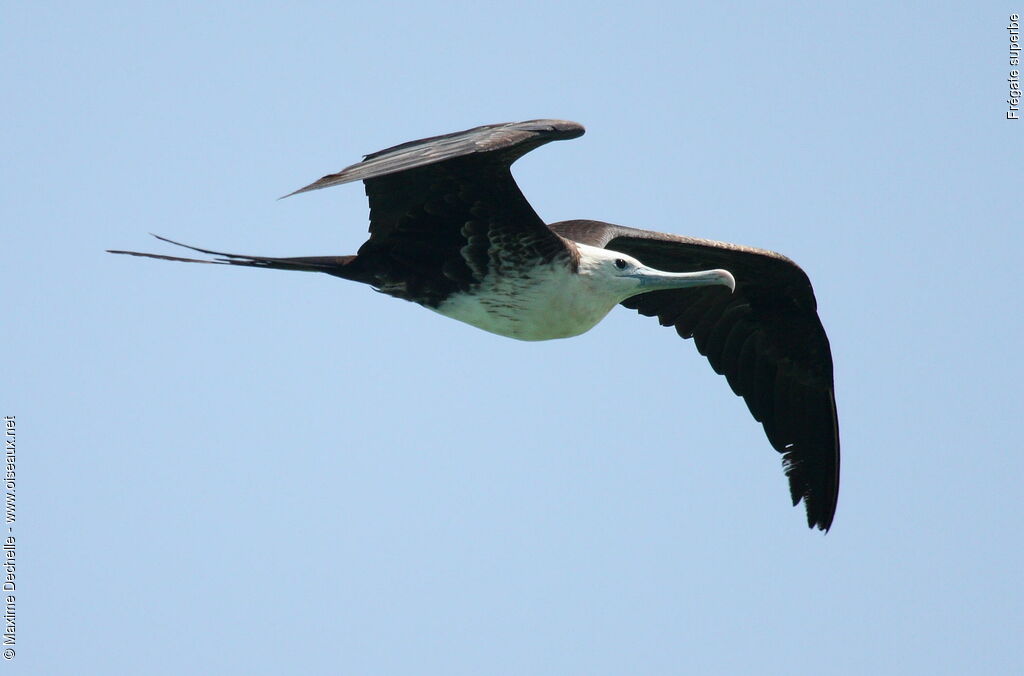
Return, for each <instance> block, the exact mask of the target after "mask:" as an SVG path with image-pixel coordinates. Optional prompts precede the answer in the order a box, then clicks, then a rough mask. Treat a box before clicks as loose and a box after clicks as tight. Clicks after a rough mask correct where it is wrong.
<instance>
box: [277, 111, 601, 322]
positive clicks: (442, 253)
mask: <svg viewBox="0 0 1024 676" xmlns="http://www.w3.org/2000/svg"><path fill="white" fill-rule="evenodd" d="M583 131H584V130H583V127H582V126H580V125H578V124H576V123H574V122H565V121H561V120H532V121H529V122H514V123H507V124H495V125H487V126H483V127H476V128H474V129H468V130H466V131H462V132H456V133H454V134H447V135H444V136H435V137H432V138H427V139H422V140H419V141H411V142H409V143H403V144H401V145H398V146H395V147H393V148H388V149H387V150H382V151H380V152H376V153H373V154H371V155H367V156H366V158H365V159H364V160H363V161H362V162H360V163H359V164H355V165H352V166H351V167H348V168H347V169H344V170H342V171H340V172H339V173H337V174H331V175H328V176H324V177H323V178H321V179H320V180H318V181H316V182H314V183H311V184H310V185H308V186H306V187H304V188H301V189H299V190H297V191H295V193H292V194H296V193H301V192H306V191H309V190H317V189H320V188H326V187H329V186H333V185H339V184H342V183H348V182H350V181H360V180H361V181H363V182H364V183H365V185H366V195H367V197H368V198H369V201H370V239H369V240H368V241H367V242H366V243H365V244H364V245H363V246H362V247H361V248H360V249H359V258H358V260H357V261H356V263H355V264H354V265H355V266H356V267H358V268H359V269H361V270H364V271H365V276H366V277H367V281H368V282H369V283H371V284H374V285H375V286H377V287H378V288H380V289H381V290H382V291H385V292H386V293H390V294H391V295H395V296H399V297H402V298H406V299H408V300H413V301H416V302H419V303H422V304H425V305H431V306H433V305H436V304H437V303H439V302H440V301H442V300H443V299H444V298H446V297H447V296H448V295H449V294H451V293H453V292H455V291H465V290H468V289H469V288H471V287H472V286H473V285H475V284H477V283H479V282H480V281H481V280H482V279H483V277H484V276H486V274H487V272H488V271H489V270H490V269H492V268H493V267H495V266H498V265H502V264H508V263H514V262H516V261H520V260H524V259H530V260H545V261H548V260H552V259H554V258H555V257H558V256H565V257H566V258H567V259H571V256H572V254H573V252H572V251H571V250H570V249H569V247H568V246H567V243H566V242H565V241H564V240H563V239H562V238H561V237H559V236H558V235H556V234H555V233H553V232H552V231H551V230H550V229H549V228H548V227H547V226H546V225H545V224H544V222H543V221H542V220H541V219H540V217H539V216H538V215H537V214H536V212H534V210H533V208H532V207H531V206H530V204H529V202H527V201H526V198H525V197H523V194H522V192H521V191H520V190H519V187H518V186H517V185H516V183H515V180H514V179H513V178H512V173H511V170H510V167H511V165H512V163H513V162H515V161H516V160H517V159H519V158H520V157H522V156H523V155H524V154H526V153H527V152H529V151H530V150H533V149H534V148H536V147H538V146H541V145H543V144H545V143H548V142H549V141H555V140H560V139H569V138H575V137H577V136H580V135H581V134H583Z"/></svg>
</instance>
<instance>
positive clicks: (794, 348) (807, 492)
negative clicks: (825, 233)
mask: <svg viewBox="0 0 1024 676" xmlns="http://www.w3.org/2000/svg"><path fill="white" fill-rule="evenodd" d="M551 228H552V229H553V230H554V231H555V232H558V233H559V234H561V235H562V236H564V237H566V238H568V239H571V240H574V241H577V242H582V243H584V244H590V245H592V246H601V247H604V248H607V249H612V250H615V251H621V252H623V253H626V254H629V255H631V256H633V257H635V258H637V259H639V260H640V261H642V262H643V263H645V264H646V265H650V266H651V267H654V268H657V269H659V270H665V271H668V272H689V271H696V270H706V269H708V268H724V269H726V270H728V271H729V272H731V273H732V274H733V276H734V277H735V278H736V290H735V292H734V293H732V294H730V293H729V292H728V290H726V289H725V288H722V287H701V288H693V289H677V290H671V291H653V292H650V293H645V294H641V295H639V296H634V297H633V298H630V299H628V300H626V301H624V302H623V303H622V304H623V305H624V306H626V307H628V308H632V309H635V310H637V311H639V312H640V313H641V314H643V315H646V316H649V317H657V318H658V320H659V321H660V322H661V324H662V325H663V326H674V327H675V329H676V331H677V332H678V333H679V335H680V336H682V337H683V338H693V340H694V343H695V344H696V345H697V349H698V350H699V351H700V353H701V354H703V355H704V356H705V357H707V358H708V361H710V362H711V366H712V368H714V370H715V372H716V373H719V374H721V375H724V376H725V377H726V378H727V379H728V381H729V385H730V386H731V387H732V390H733V392H735V393H736V394H738V395H740V396H742V397H743V399H744V400H745V401H746V403H747V406H748V408H749V409H750V412H751V414H753V416H754V418H755V419H756V420H758V421H759V422H761V423H762V424H763V425H764V430H765V433H766V434H767V436H768V440H769V441H770V442H771V444H772V446H773V447H774V448H775V449H776V450H777V451H779V452H780V453H782V454H783V466H784V468H785V472H786V475H787V476H788V477H789V487H790V493H791V495H792V498H793V504H794V505H795V504H797V503H798V502H799V501H800V500H801V499H802V500H803V501H804V505H805V507H806V509H807V520H808V524H809V525H810V526H811V527H818V528H820V529H822V530H828V528H829V526H831V524H832V518H833V516H834V515H835V509H836V501H837V499H838V495H839V423H838V417H837V415H836V403H835V390H834V385H833V380H832V353H831V350H830V348H829V342H828V337H827V336H826V335H825V330H824V328H822V325H821V320H820V319H819V318H818V314H817V303H816V301H815V298H814V292H813V290H812V289H811V283H810V281H809V280H808V279H807V275H806V274H805V273H804V271H803V270H801V269H800V268H799V267H798V266H797V265H796V264H794V263H793V262H792V261H790V260H789V259H788V258H786V257H784V256H781V255H779V254H777V253H774V252H771V251H764V250H761V249H753V248H749V247H743V246H737V245H734V244H726V243H723V242H714V241H710V240H703V239H695V238H691V237H680V236H676V235H666V234H662V233H658V232H651V231H647V230H636V229H633V228H626V227H623V226H617V225H611V224H608V223H600V222H596V221H566V222H565V223H556V224H554V225H552V226H551Z"/></svg>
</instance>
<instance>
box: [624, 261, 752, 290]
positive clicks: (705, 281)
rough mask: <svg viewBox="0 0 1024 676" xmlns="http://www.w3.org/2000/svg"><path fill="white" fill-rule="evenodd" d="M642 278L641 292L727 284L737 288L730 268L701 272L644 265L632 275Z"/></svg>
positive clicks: (731, 287)
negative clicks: (676, 270)
mask: <svg viewBox="0 0 1024 676" xmlns="http://www.w3.org/2000/svg"><path fill="white" fill-rule="evenodd" d="M632 276H634V277H636V278H637V279H639V280H640V289H641V291H640V292H641V293H646V292H648V291H661V290H663V289H686V288H690V287H693V286H716V285H721V286H727V287H729V290H730V291H735V290H736V278H735V277H733V276H732V273H731V272H729V271H728V270H702V271H700V272H662V271H661V270H655V269H654V268H648V267H643V268H640V269H639V270H637V273H636V274H635V275H632Z"/></svg>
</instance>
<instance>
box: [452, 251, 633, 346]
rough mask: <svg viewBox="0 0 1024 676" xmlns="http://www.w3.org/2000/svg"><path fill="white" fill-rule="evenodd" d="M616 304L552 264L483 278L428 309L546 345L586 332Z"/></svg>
mask: <svg viewBox="0 0 1024 676" xmlns="http://www.w3.org/2000/svg"><path fill="white" fill-rule="evenodd" d="M618 300H619V299H617V298H609V297H608V295H607V293H606V292H604V290H603V289H601V287H600V285H598V284H594V283H593V280H591V279H590V278H589V277H588V276H587V275H580V274H577V273H575V272H573V271H571V270H569V269H568V268H567V267H566V265H565V264H564V263H554V264H550V265H542V266H539V267H532V268H529V269H527V270H526V271H524V272H522V273H520V274H512V275H509V274H504V275H500V276H494V275H488V276H487V277H485V278H484V280H483V282H481V284H480V285H479V287H477V288H476V289H475V290H474V292H472V293H458V294H454V295H452V296H450V297H448V298H447V299H446V300H445V301H444V302H442V303H441V304H440V305H439V306H437V307H436V308H433V309H434V310H435V311H436V312H439V313H440V314H442V315H444V316H445V317H451V318H452V319H457V320H459V321H460V322H465V323H467V324H472V325H473V326H475V327H477V328H480V329H483V330H484V331H490V332H491V333H497V334H498V335H501V336H507V337H508V338H517V339H519V340H551V339H553V338H570V337H572V336H578V335H580V334H581V333H585V332H586V331H589V330H590V329H591V328H593V327H594V326H595V325H596V324H597V323H598V322H600V321H601V320H602V319H604V317H605V315H607V314H608V312H609V311H611V309H612V308H613V307H615V305H616V304H617V303H618Z"/></svg>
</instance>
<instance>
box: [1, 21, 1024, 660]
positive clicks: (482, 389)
mask: <svg viewBox="0 0 1024 676" xmlns="http://www.w3.org/2000/svg"><path fill="white" fill-rule="evenodd" d="M240 7H241V6H240V5H238V4H237V3H195V4H193V5H191V6H188V5H181V4H177V3H101V4H99V5H97V4H96V3H61V4H42V3H8V4H7V6H6V7H5V10H4V20H3V25H2V28H0V30H2V35H3V39H2V43H0V50H2V52H3V60H4V63H5V64H7V67H6V68H5V77H4V90H5V100H6V101H7V105H6V106H5V115H4V119H5V121H6V123H5V124H4V125H2V127H0V135H2V137H0V140H2V145H3V147H4V156H5V161H4V163H3V166H4V168H5V171H4V175H5V177H4V180H3V181H2V182H0V191H2V205H3V218H2V221H0V222H2V226H0V227H2V228H3V242H4V246H3V249H2V251H3V254H2V259H3V264H2V266H0V279H2V282H0V284H2V289H3V299H4V306H3V316H4V324H3V326H4V331H3V338H2V344H0V347H2V351H0V354H2V358H3V366H2V369H0V374H2V377H3V387H2V388H0V415H15V416H16V418H17V421H18V422H17V424H18V428H17V429H18V450H19V454H18V466H17V471H18V483H17V506H18V513H17V522H16V524H15V526H14V530H13V531H12V532H15V533H16V538H17V542H18V568H17V576H18V578H17V608H18V615H17V622H18V625H17V646H16V648H17V653H16V656H15V658H14V659H13V660H12V661H10V662H8V663H3V664H2V665H0V670H3V671H5V673H25V674H37V673H38V674H43V673H45V674H57V673H150V674H164V673H166V674H179V673H183V672H186V671H187V672H198V673H245V674H279V673H308V674H336V673H341V674H482V673H483V674H622V673H645V674H677V673H694V674H700V673H759V674H782V673H785V674H812V673H813V674H858V675H860V674H866V673H895V672H897V671H898V672H899V673H905V674H928V675H929V676H935V675H936V674H947V673H948V674H956V673H992V674H997V673H1012V672H1019V671H1021V670H1022V664H1021V657H1020V645H1019V643H1020V636H1021V629H1022V627H1024V618H1022V610H1021V608H1024V598H1022V594H1021V578H1020V571H1021V569H1022V560H1021V559H1022V549H1021V544H1020V542H1021V517H1020V511H1021V507H1022V505H1021V498H1020V490H1021V488H1020V487H1021V481H1022V478H1024V477H1022V469H1024V461H1022V455H1021V451H1022V445H1021V441H1020V433H1019V424H1020V416H1021V407H1020V384H1021V380H1022V376H1024V369H1022V363H1021V359H1020V352H1019V345H1020V336H1021V333H1022V322H1021V303H1020V298H1019V293H1018V290H1019V287H1020V267H1019V264H1020V250H1021V246H1022V244H1024V236H1022V234H1021V222H1022V221H1021V194H1022V191H1021V187H1022V178H1024V170H1022V162H1024V155H1022V139H1024V126H1022V125H1024V122H1008V121H1007V120H1005V111H1006V110H1007V107H1008V104H1007V103H1006V101H1005V99H1006V97H1007V95H1008V91H1009V88H1008V83H1007V77H1008V75H1009V70H1010V65H1009V39H1008V37H1009V33H1008V31H1007V30H1006V26H1007V25H1008V22H1009V15H1010V13H1011V11H1013V10H1014V9H1016V10H1017V11H1020V10H1022V9H1024V6H1021V7H1016V8H1013V7H1012V6H1009V5H1003V4H1000V3H902V4H901V5H900V6H899V7H893V6H891V5H890V4H889V3H864V2H860V3H845V4H842V5H838V6H833V5H830V6H828V7H824V6H821V5H820V4H818V3H776V4H774V5H769V4H761V3H758V4H754V3H750V4H746V5H744V4H734V3H707V4H697V5H684V4H679V3H646V2H633V3H627V4H623V5H622V6H618V7H606V8H605V7H600V6H598V5H595V4H593V3H582V2H579V3H557V2H549V3H516V4H509V3H502V4H488V3H480V2H473V3H469V2H465V3H432V4H427V3H383V2H382V3H361V4H356V3H337V2H335V3H320V4H314V3H298V4H295V3H279V4H278V3H251V4H249V5H246V6H245V8H244V10H243V9H240ZM536 117H558V118H565V119H571V120H577V121H579V122H581V123H583V124H584V125H586V126H587V129H588V132H587V134H586V135H585V136H584V137H582V138H580V139H577V140H573V141H571V142H565V143H559V144H553V145H551V146H547V147H545V148H543V149H541V150H540V151H538V152H536V153H533V154H531V155H530V156H528V157H526V158H525V159H523V160H522V161H521V162H519V163H518V164H517V165H516V170H515V171H516V176H517V179H518V181H519V183H520V186H521V187H522V189H523V191H524V192H525V194H526V195H527V197H528V198H529V199H530V201H531V202H532V203H533V205H534V207H535V208H536V209H537V211H538V212H539V213H540V214H541V216H542V217H544V218H546V219H547V220H549V221H556V220H562V219H566V218H598V219H602V220H607V221H611V222H616V223H622V224H625V225H632V226H635V227H642V228H649V229H655V230H661V231H666V232H675V233H680V234H688V235H695V236H701V237H709V238H712V239H718V240H726V241H733V242H738V243H742V244H748V245H752V246H759V247H764V248H769V249H773V250H777V251H781V252H782V253H785V254H786V255H788V256H790V257H791V258H793V259H794V260H796V261H797V262H798V263H800V264H801V265H802V266H803V267H804V269H805V270H806V271H807V272H808V274H809V275H810V277H811V280H812V281H813V283H814V287H815V291H816V294H817V297H818V302H819V310H820V315H821V317H822V321H823V322H824V325H825V327H826V329H827V331H828V333H829V336H830V338H831V343H832V349H833V355H834V359H835V377H836V388H837V400H838V405H839V414H840V427H841V431H842V440H843V476H842V490H841V495H840V501H839V511H838V514H837V517H836V521H835V524H834V526H833V529H832V531H831V532H830V533H829V534H828V535H825V536H822V535H821V534H819V533H817V532H812V531H809V530H808V529H807V528H806V526H805V521H804V516H803V513H802V508H800V509H793V508H792V507H790V506H789V504H788V496H787V490H786V485H785V480H784V478H783V476H782V472H781V469H780V463H779V457H778V455H777V454H776V453H775V452H774V451H772V450H771V448H770V446H769V445H768V443H767V441H766V440H765V438H764V435H763V433H762V430H761V429H760V426H759V425H757V424H756V423H755V422H754V421H753V420H752V419H750V417H749V414H748V412H747V410H746V406H745V405H744V404H743V402H742V401H741V400H740V399H738V398H736V397H735V396H733V395H732V393H731V391H730V390H729V388H728V386H727V384H726V383H725V381H724V379H722V378H720V377H719V376H716V375H715V374H714V373H713V372H712V371H711V369H710V367H709V366H708V365H707V364H706V362H705V361H704V360H703V358H701V357H700V356H699V355H698V354H697V352H696V350H695V349H694V347H693V346H692V345H691V344H689V343H686V342H683V341H681V340H679V339H678V338H677V337H676V336H675V335H674V333H673V332H672V331H670V330H666V329H662V328H660V327H659V326H658V325H657V323H656V322H653V321H652V320H649V319H645V318H641V317H639V316H637V315H636V314H635V313H632V312H630V311H627V310H625V309H618V310H615V311H613V313H612V315H611V316H609V318H608V319H607V320H606V321H605V322H603V323H602V324H601V325H599V326H598V327H597V328H596V329H594V330H593V331H591V332H590V333H588V334H586V335H584V336H581V337H579V338H576V339H572V340H568V341H552V342H548V343H542V344H527V343H519V342H516V341H512V340H506V339H501V338H498V337H496V336H493V335H490V334H486V333H484V332H481V331H477V330H475V329H472V328H470V327H468V326H464V325H462V324H459V323H457V322H453V321H451V320H448V319H444V318H442V317H440V316H438V315H435V314H433V313H431V312H428V311H425V310H422V309H420V308H418V307H416V306H414V305H411V304H408V303H404V302H402V301H398V300H394V299H390V298H387V297H384V296H381V295H379V294H375V293H373V292H372V291H371V290H370V289H368V288H366V287H362V286H360V285H357V284H352V283H347V282H343V281H341V280H336V279H333V278H330V277H327V276H317V275H310V274H297V273H295V274H292V273H284V272H269V271H261V270H231V269H223V268H216V267H214V266H185V265H175V264H170V263H161V262H157V261H144V260H140V259H128V258H120V257H113V256H110V255H107V254H105V253H103V250H104V249H107V248H129V249H143V250H155V251H162V252H168V250H169V249H168V247H166V246H164V245H161V244H160V243H159V242H156V241H155V240H152V239H151V238H150V237H149V236H148V235H147V233H149V232H154V233H158V234H161V235H165V236H168V237H172V238H175V239H179V240H182V241H185V242H190V243H196V244H198V245H201V246H207V247H211V248H219V249H222V250H228V251H236V252H242V253H255V254H267V255H312V254H342V253H351V252H354V251H355V250H356V249H357V248H358V246H359V244H360V243H361V242H362V241H363V239H364V235H365V229H366V219H367V211H366V204H365V197H364V196H363V193H362V190H361V188H360V186H343V187H339V188H334V189H331V190H325V191H320V192H317V193H312V194H308V195H301V196H298V197H295V198H291V199H288V200H283V201H275V200H276V198H277V197H278V196H280V195H282V194H285V193H287V192H290V191H291V190H294V189H295V188H298V187H300V186H302V185H305V184H306V183H308V182H310V181H312V180H314V179H316V178H318V177H319V176H321V175H323V174H325V173H329V172H331V171H335V170H337V169H340V168H341V167H343V166H345V165H347V164H349V163H351V162H354V161H356V160H358V159H359V158H360V156H361V155H362V154H364V153H368V152H372V151H375V150H378V149H380V148H383V147H386V146H388V145H392V144H395V143H400V142H403V141H407V140H410V139H414V138H419V137H422V136H428V135H434V134H439V133H445V132H449V131H454V130H458V129H463V128H466V127H470V126H474V125H477V124H485V123H491V122H500V121H507V120H519V119H530V118H536Z"/></svg>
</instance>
